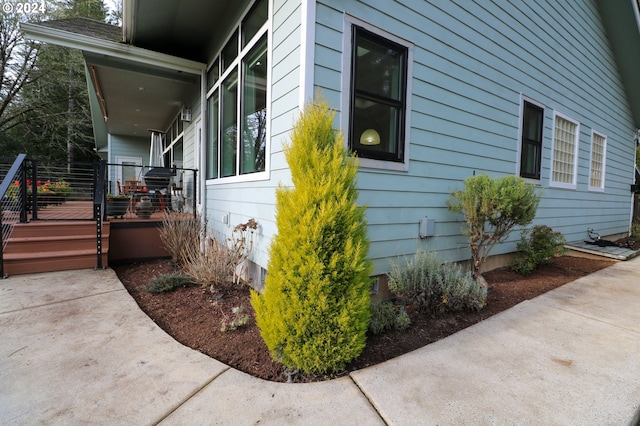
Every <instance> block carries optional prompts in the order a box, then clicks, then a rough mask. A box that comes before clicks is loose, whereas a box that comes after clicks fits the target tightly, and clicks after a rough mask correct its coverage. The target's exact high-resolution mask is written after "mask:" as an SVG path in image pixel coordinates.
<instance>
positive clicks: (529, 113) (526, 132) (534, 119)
mask: <svg viewBox="0 0 640 426" xmlns="http://www.w3.org/2000/svg"><path fill="white" fill-rule="evenodd" d="M543 121H544V108H542V107H540V106H538V105H535V104H533V103H531V102H528V101H523V104H522V127H521V138H520V176H522V177H523V178H529V179H537V180H539V179H540V163H541V159H542V124H543Z"/></svg>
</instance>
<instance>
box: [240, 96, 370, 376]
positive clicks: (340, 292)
mask: <svg viewBox="0 0 640 426" xmlns="http://www.w3.org/2000/svg"><path fill="white" fill-rule="evenodd" d="M333 117H334V114H333V113H332V112H330V110H329V106H328V105H327V104H326V102H323V103H311V104H310V105H308V106H307V107H306V108H305V110H304V112H303V114H302V115H301V117H300V118H299V120H298V121H297V123H296V124H295V126H294V129H293V133H292V138H291V143H290V144H289V145H288V146H286V147H285V155H286V159H287V162H288V163H289V166H290V168H291V176H292V180H293V184H294V187H293V188H285V187H284V186H282V185H281V186H280V187H279V188H278V189H277V192H276V225H277V227H278V234H277V235H276V236H275V237H274V239H273V240H272V243H271V247H270V252H269V253H270V256H269V265H268V274H267V277H266V280H265V287H264V289H263V291H262V293H257V292H253V293H252V295H251V303H252V305H253V308H254V310H255V313H256V322H257V325H258V327H259V328H260V333H261V335H262V338H263V339H264V341H265V343H266V344H267V347H268V348H269V350H270V351H271V355H272V356H273V358H274V359H275V360H277V361H279V362H281V363H282V364H284V365H285V366H286V367H288V368H290V369H299V370H300V371H302V372H306V373H324V372H329V371H336V370H338V369H341V368H343V367H344V366H345V364H346V363H348V362H349V361H351V360H352V359H354V358H356V357H357V356H358V355H359V354H360V353H361V352H362V349H363V348H364V346H365V340H366V332H367V327H368V324H369V318H370V295H369V290H370V285H371V279H370V278H369V275H370V274H371V272H372V269H373V268H372V265H371V262H370V261H369V260H368V258H367V251H368V249H369V241H368V239H367V235H366V222H365V217H364V213H365V212H364V207H360V206H358V205H357V203H356V201H357V197H358V191H357V188H356V173H357V171H358V163H357V158H356V157H355V156H353V155H350V154H349V153H348V151H347V150H346V149H345V147H344V141H343V137H342V135H341V134H340V133H339V132H337V131H335V130H334V129H333V127H332V123H333Z"/></svg>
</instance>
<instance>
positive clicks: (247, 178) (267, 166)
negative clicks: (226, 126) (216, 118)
mask: <svg viewBox="0 0 640 426" xmlns="http://www.w3.org/2000/svg"><path fill="white" fill-rule="evenodd" d="M254 4H255V1H252V2H250V4H249V5H248V6H247V7H246V8H245V10H244V12H243V13H242V15H241V17H240V18H239V19H238V20H237V21H236V23H235V25H234V26H233V30H232V31H231V32H230V33H229V34H227V37H226V38H225V41H224V43H222V44H221V46H220V49H219V50H218V51H217V52H216V54H215V55H214V56H213V57H212V59H211V61H209V63H208V65H207V68H206V70H205V71H204V72H203V76H204V78H203V82H202V85H203V87H204V89H203V92H205V93H206V96H205V99H204V101H203V105H204V108H203V111H204V114H203V117H206V116H207V104H208V102H207V101H208V100H209V97H211V96H212V95H213V93H214V92H215V91H216V90H219V87H220V85H221V84H222V83H223V82H224V81H225V79H226V78H227V77H228V76H229V74H230V73H231V72H232V71H231V70H232V69H234V68H236V69H237V68H238V62H239V61H240V60H241V58H244V56H245V55H246V54H247V53H248V52H249V51H250V50H251V49H253V47H254V46H255V45H256V44H257V43H258V41H259V40H260V39H261V38H262V37H263V36H264V34H265V31H266V34H267V63H268V64H269V66H268V67H267V101H266V103H267V117H269V119H267V124H266V129H265V131H266V140H265V153H264V155H265V159H264V160H265V161H264V171H262V172H255V173H246V174H238V175H235V176H227V177H219V178H216V179H205V185H206V186H210V185H224V184H229V183H239V182H256V181H265V180H269V179H271V119H270V117H271V111H272V108H271V107H272V105H271V99H272V98H271V95H272V93H271V92H272V69H273V19H272V17H273V10H274V9H273V7H274V6H273V0H267V10H268V12H267V22H266V23H265V24H264V25H263V26H262V28H261V29H260V30H258V32H257V33H256V34H255V35H254V36H253V38H252V39H251V40H249V41H248V42H247V44H246V46H244V47H243V48H242V49H241V50H240V51H239V52H238V56H236V58H235V59H234V60H233V62H232V63H231V65H229V67H228V68H227V69H226V70H224V72H222V73H221V75H220V76H219V78H218V80H217V81H216V83H215V84H214V85H213V86H211V89H209V90H207V81H206V75H207V72H208V71H209V70H210V69H211V67H212V66H213V64H214V62H215V60H216V59H217V58H219V56H220V54H221V52H222V49H224V47H225V46H226V45H227V43H228V42H229V40H230V39H231V37H232V36H233V33H234V32H235V31H236V29H238V28H239V27H240V24H241V23H242V20H243V19H244V17H245V16H246V15H247V13H249V11H250V10H251V8H252V7H253V5H254ZM239 36H240V37H241V35H239ZM219 64H220V63H219ZM219 66H222V65H219ZM238 96H240V94H238ZM239 114H240V113H238V123H239V122H240V120H241V117H240V116H239ZM205 121H206V120H205ZM207 125H208V123H207ZM207 131H208V130H207ZM203 136H204V137H203V142H202V143H203V147H204V148H205V149H203V150H202V152H203V153H206V152H207V150H206V148H207V146H208V145H207V144H208V143H209V141H208V138H207V134H203ZM239 162H240V156H238V158H236V163H239ZM204 165H205V169H203V176H206V165H207V163H206V159H204ZM219 170H220V164H218V171H219ZM236 170H240V167H239V164H236Z"/></svg>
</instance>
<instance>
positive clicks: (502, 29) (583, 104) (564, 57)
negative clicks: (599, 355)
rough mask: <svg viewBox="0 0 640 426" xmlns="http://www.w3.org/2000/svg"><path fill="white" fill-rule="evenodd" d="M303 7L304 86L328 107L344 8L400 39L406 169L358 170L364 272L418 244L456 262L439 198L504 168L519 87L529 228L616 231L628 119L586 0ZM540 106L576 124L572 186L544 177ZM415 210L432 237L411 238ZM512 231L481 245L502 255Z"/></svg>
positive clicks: (452, 219) (508, 166)
mask: <svg viewBox="0 0 640 426" xmlns="http://www.w3.org/2000/svg"><path fill="white" fill-rule="evenodd" d="M316 15H317V23H316V46H315V68H314V76H315V80H314V82H315V85H316V86H317V87H318V88H320V90H321V91H322V92H323V94H324V96H325V97H326V98H327V99H328V100H329V101H330V102H331V103H332V105H333V106H334V107H335V108H336V109H337V110H340V108H341V105H343V104H344V103H343V100H344V97H348V96H349V94H348V87H345V79H344V73H345V72H348V71H349V70H348V66H349V65H348V64H349V60H348V58H345V57H344V56H345V55H344V52H343V48H344V44H345V37H347V40H348V36H349V35H348V32H347V34H345V28H346V27H347V25H346V24H345V23H346V22H347V21H348V19H349V18H350V17H352V18H354V19H355V20H358V21H362V22H365V23H367V24H369V25H371V26H372V27H374V28H375V29H378V30H381V31H383V32H385V33H388V34H390V35H393V36H395V37H399V38H401V39H403V40H406V41H407V42H408V43H410V44H412V46H413V63H412V81H411V94H410V96H411V111H410V112H409V119H410V125H411V128H410V131H409V135H408V138H407V140H408V142H409V143H410V146H409V151H410V160H409V167H408V171H404V172H389V171H381V170H377V169H366V168H361V172H360V174H359V186H360V201H361V202H362V203H363V204H366V205H367V206H368V210H367V217H368V221H369V236H370V239H371V241H372V245H371V251H370V255H371V257H372V258H373V260H374V261H375V263H376V273H383V272H385V271H386V270H387V267H388V266H387V265H388V263H387V262H388V260H387V259H389V258H393V257H395V256H397V255H402V254H411V253H414V252H415V251H416V249H418V248H422V247H425V246H427V247H428V248H429V249H433V250H438V251H441V252H442V253H443V254H444V255H445V257H447V258H448V259H450V260H464V259H467V258H468V250H467V248H466V241H467V240H466V237H464V236H462V235H461V234H460V229H461V227H462V226H463V223H462V222H461V218H460V217H457V216H454V215H452V214H451V213H450V212H448V210H447V209H446V206H445V201H446V199H447V197H448V194H449V192H450V191H451V190H453V189H456V188H460V187H461V186H462V180H463V179H464V178H466V177H469V176H471V175H472V174H473V173H476V174H477V173H487V174H489V175H491V176H500V175H506V174H511V175H513V174H517V173H518V169H517V163H518V152H519V151H518V145H519V141H518V137H519V124H520V104H521V99H522V96H526V97H528V98H530V99H532V100H534V101H536V102H538V103H541V104H543V105H544V107H545V120H544V139H543V158H542V170H541V175H542V176H541V179H540V181H539V182H537V183H538V185H539V187H540V189H541V190H542V191H543V198H542V201H541V204H540V208H539V210H538V215H537V217H536V220H535V223H544V224H547V225H549V226H551V227H553V228H554V229H556V230H558V231H561V232H562V233H563V234H564V235H565V237H566V238H567V240H569V241H571V240H580V239H583V238H585V236H586V229H587V228H594V229H596V230H598V232H600V233H601V234H602V235H611V234H617V233H623V232H627V231H628V228H629V221H630V205H631V204H630V202H631V194H630V191H629V185H630V184H631V183H632V181H633V175H632V171H633V164H634V162H633V157H634V156H633V152H634V145H633V132H634V130H635V127H634V123H633V120H632V115H631V111H630V108H629V102H628V100H627V98H626V94H625V89H624V87H623V85H622V81H621V79H620V76H619V73H618V70H617V65H616V62H615V60H614V56H613V53H612V50H611V48H610V45H609V41H608V39H607V35H606V32H605V29H604V26H603V24H602V21H601V19H600V15H599V12H598V8H597V5H596V3H595V1H583V0H580V1H578V0H576V1H566V2H545V1H531V2H516V3H514V4H511V3H507V2H480V1H478V2H475V1H469V0H465V1H446V2H443V1H434V2H431V1H423V0H405V1H402V2H389V1H386V0H378V1H368V2H361V1H348V2H343V1H338V0H319V1H318V2H317V10H316ZM345 16H347V17H348V18H345ZM554 112H558V113H561V114H564V115H566V116H568V117H571V118H572V119H573V120H576V121H578V122H579V123H580V134H579V154H578V175H577V187H576V189H559V188H554V187H552V186H551V185H550V173H551V170H550V164H551V147H552V137H553V115H554ZM341 113H342V114H341V117H343V122H344V117H346V115H345V112H344V111H341ZM592 129H593V130H595V131H597V132H599V133H602V134H604V135H606V137H607V152H606V175H605V190H604V191H603V192H594V191H589V188H588V183H589V165H590V149H591V131H592ZM424 216H428V217H431V218H435V219H436V236H435V237H431V238H429V239H426V240H420V239H419V238H418V221H419V219H420V218H421V217H424ZM518 238H519V233H518V232H515V233H513V235H512V237H511V239H510V242H508V243H506V244H504V245H502V246H500V247H497V248H496V249H495V250H494V253H496V254H499V253H507V252H510V251H513V250H514V249H515V240H517V239H518Z"/></svg>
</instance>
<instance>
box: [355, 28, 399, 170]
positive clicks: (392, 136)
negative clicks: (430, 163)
mask: <svg viewBox="0 0 640 426" xmlns="http://www.w3.org/2000/svg"><path fill="white" fill-rule="evenodd" d="M352 28H353V33H352V43H353V45H352V57H351V98H350V123H351V126H350V129H349V145H350V148H351V149H352V150H353V151H355V152H356V153H357V155H358V156H359V157H363V158H372V159H376V160H387V161H397V162H402V161H403V160H404V150H405V146H404V144H405V120H406V104H407V101H406V100H407V56H408V49H407V47H405V46H402V45H400V44H398V43H395V42H393V41H391V40H388V39H386V38H384V37H381V36H379V35H377V34H374V33H372V32H370V31H367V30H365V29H363V28H360V27H358V26H355V25H354V26H353V27H352Z"/></svg>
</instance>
